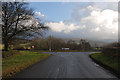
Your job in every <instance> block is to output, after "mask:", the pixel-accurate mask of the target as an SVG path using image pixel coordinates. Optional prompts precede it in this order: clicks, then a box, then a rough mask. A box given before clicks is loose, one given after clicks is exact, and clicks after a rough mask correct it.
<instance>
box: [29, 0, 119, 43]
mask: <svg viewBox="0 0 120 80" xmlns="http://www.w3.org/2000/svg"><path fill="white" fill-rule="evenodd" d="M29 5H30V7H31V8H33V9H34V12H35V16H36V17H37V18H40V19H41V20H42V21H43V22H44V23H45V25H46V26H49V27H50V28H51V30H49V31H48V32H47V33H46V36H50V35H52V36H56V37H59V38H84V39H89V40H99V41H111V42H112V41H117V40H118V10H117V8H118V3H117V2H29Z"/></svg>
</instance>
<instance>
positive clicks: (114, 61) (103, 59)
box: [91, 53, 120, 73]
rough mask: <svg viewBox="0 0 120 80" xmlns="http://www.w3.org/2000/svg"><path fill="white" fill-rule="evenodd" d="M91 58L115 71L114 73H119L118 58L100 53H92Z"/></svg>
mask: <svg viewBox="0 0 120 80" xmlns="http://www.w3.org/2000/svg"><path fill="white" fill-rule="evenodd" d="M91 57H92V58H93V59H95V60H96V61H99V62H100V63H102V64H103V65H106V66H108V67H110V68H111V69H113V70H114V71H115V73H120V64H119V63H118V57H113V56H109V55H104V54H102V53H93V54H91Z"/></svg>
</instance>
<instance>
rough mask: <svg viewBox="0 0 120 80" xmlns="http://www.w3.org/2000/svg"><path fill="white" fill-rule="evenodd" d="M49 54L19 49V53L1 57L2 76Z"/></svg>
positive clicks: (11, 73)
mask: <svg viewBox="0 0 120 80" xmlns="http://www.w3.org/2000/svg"><path fill="white" fill-rule="evenodd" d="M49 56H50V54H46V53H41V52H34V51H19V54H16V55H14V56H11V57H8V58H3V60H2V76H3V77H4V78H6V77H10V76H13V75H15V74H16V73H17V72H19V71H21V70H23V69H25V68H27V67H28V66H30V65H32V64H34V63H36V62H38V61H41V60H43V59H45V58H47V57H49Z"/></svg>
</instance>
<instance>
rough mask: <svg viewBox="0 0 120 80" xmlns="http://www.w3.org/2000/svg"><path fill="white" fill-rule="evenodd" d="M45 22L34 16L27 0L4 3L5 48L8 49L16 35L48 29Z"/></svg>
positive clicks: (27, 34) (3, 38)
mask: <svg viewBox="0 0 120 80" xmlns="http://www.w3.org/2000/svg"><path fill="white" fill-rule="evenodd" d="M46 28H48V27H45V26H44V24H42V23H40V22H39V21H38V20H37V19H35V18H34V12H33V10H32V9H31V8H29V7H28V3H25V2H3V3H2V40H3V44H4V45H5V47H4V50H6V51H7V50H8V46H9V43H10V42H11V41H12V40H13V39H14V38H16V37H18V36H21V35H23V34H24V35H25V36H32V35H33V34H34V33H37V34H41V32H40V31H41V30H42V29H46Z"/></svg>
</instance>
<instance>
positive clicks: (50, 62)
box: [15, 52, 116, 78]
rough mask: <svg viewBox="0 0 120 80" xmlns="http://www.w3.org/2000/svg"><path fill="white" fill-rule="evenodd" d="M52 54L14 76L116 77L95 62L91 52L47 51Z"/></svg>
mask: <svg viewBox="0 0 120 80" xmlns="http://www.w3.org/2000/svg"><path fill="white" fill-rule="evenodd" d="M48 53H49V54H53V55H52V56H51V57H49V58H48V59H45V60H43V61H41V62H38V63H37V64H34V65H33V66H31V67H29V68H27V69H25V70H23V71H21V72H20V73H18V74H16V75H15V78H116V77H115V76H114V75H112V74H111V73H110V72H109V71H107V70H105V69H103V68H102V67H100V66H99V65H97V64H95V63H94V62H93V61H92V60H91V59H90V58H89V56H88V55H89V54H91V52H51V53H50V52H48Z"/></svg>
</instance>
